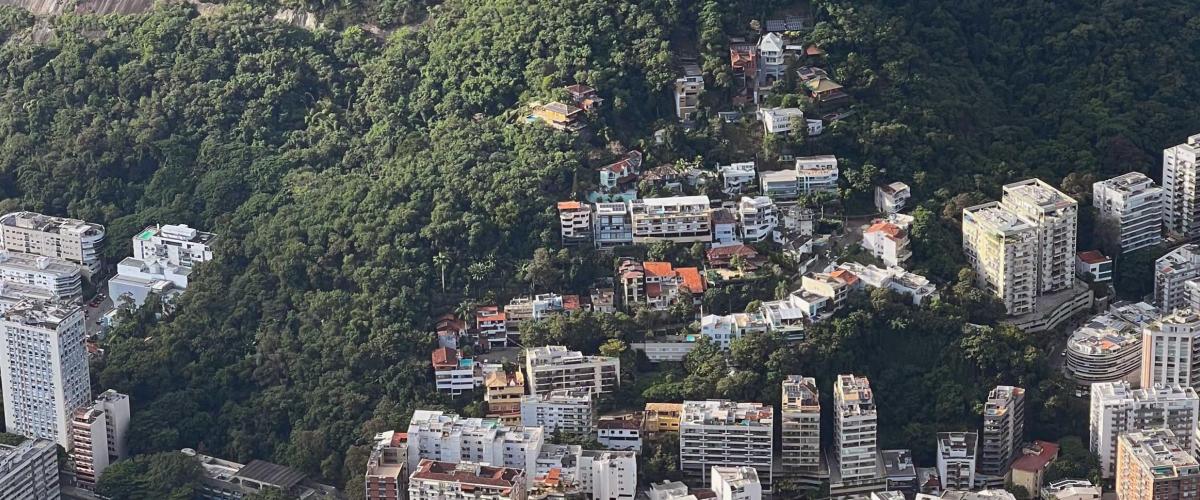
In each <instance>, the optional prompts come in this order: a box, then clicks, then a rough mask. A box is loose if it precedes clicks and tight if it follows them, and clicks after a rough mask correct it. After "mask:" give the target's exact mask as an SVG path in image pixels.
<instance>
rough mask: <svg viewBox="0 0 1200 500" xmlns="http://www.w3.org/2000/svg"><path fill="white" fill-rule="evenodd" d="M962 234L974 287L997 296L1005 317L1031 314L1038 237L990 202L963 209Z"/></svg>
mask: <svg viewBox="0 0 1200 500" xmlns="http://www.w3.org/2000/svg"><path fill="white" fill-rule="evenodd" d="M962 231H963V252H964V253H965V254H966V257H967V261H968V262H970V264H971V267H972V268H973V269H974V270H975V285H976V286H978V287H980V288H983V289H984V290H987V291H989V292H991V293H993V294H995V295H996V296H998V297H1000V300H1001V301H1003V302H1004V308H1005V309H1006V310H1007V311H1008V314H1011V315H1018V314H1025V313H1028V312H1032V311H1033V306H1034V301H1035V300H1036V299H1035V296H1036V295H1037V282H1036V281H1037V280H1036V278H1035V276H1034V275H1035V265H1036V264H1035V262H1036V260H1037V257H1036V252H1037V238H1038V237H1037V232H1036V229H1035V228H1034V227H1033V225H1032V224H1029V223H1028V222H1026V221H1025V220H1023V219H1022V218H1020V217H1018V216H1017V215H1016V214H1013V213H1012V212H1009V211H1008V210H1005V209H1004V208H1002V207H1001V206H1000V204H999V203H996V202H991V203H984V204H982V205H976V206H973V207H969V208H966V209H963V223H962Z"/></svg>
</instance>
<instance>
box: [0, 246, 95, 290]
mask: <svg viewBox="0 0 1200 500" xmlns="http://www.w3.org/2000/svg"><path fill="white" fill-rule="evenodd" d="M0 282H8V283H12V284H16V285H27V286H32V287H37V288H39V289H42V290H45V291H46V292H49V293H50V294H51V295H53V297H54V298H56V299H59V300H66V301H71V300H75V299H78V298H79V297H81V296H83V268H81V267H79V264H75V263H73V262H69V261H65V260H62V259H56V258H54V257H43V256H38V255H31V254H23V253H13V252H9V251H4V250H0Z"/></svg>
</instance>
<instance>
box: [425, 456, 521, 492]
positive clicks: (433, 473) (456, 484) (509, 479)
mask: <svg viewBox="0 0 1200 500" xmlns="http://www.w3.org/2000/svg"><path fill="white" fill-rule="evenodd" d="M527 479H528V478H527V477H526V475H525V471H523V470H521V469H515V468H511V467H492V466H488V465H481V464H477V463H470V462H439V461H435V460H421V462H420V463H419V464H418V466H417V467H416V468H415V469H413V473H412V475H411V476H409V478H408V500H451V499H460V498H461V499H466V498H470V499H473V500H525V499H526V498H528V496H527V494H526V487H527V485H526V481H527Z"/></svg>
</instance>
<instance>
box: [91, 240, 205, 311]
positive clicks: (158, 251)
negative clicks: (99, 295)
mask: <svg viewBox="0 0 1200 500" xmlns="http://www.w3.org/2000/svg"><path fill="white" fill-rule="evenodd" d="M215 239H216V235H214V234H213V233H206V232H203V231H198V230H196V229H193V228H191V227H188V226H187V225H185V224H181V225H170V224H168V225H159V226H150V227H147V228H145V229H143V230H142V231H141V232H139V233H138V234H137V235H136V236H134V237H133V256H132V257H126V258H125V259H123V260H121V262H120V263H118V264H117V275H116V276H113V277H112V279H110V280H109V281H108V293H109V296H111V297H112V298H113V300H119V298H121V297H127V298H129V299H131V300H132V301H133V306H134V307H141V305H142V304H143V303H145V301H146V297H148V296H149V295H150V294H155V295H158V296H160V297H163V298H164V299H165V300H168V301H169V300H170V298H171V297H173V296H174V295H177V294H179V293H182V291H183V290H184V289H186V288H187V287H188V283H189V281H190V277H191V273H192V269H193V268H194V267H195V266H196V265H197V264H199V263H201V262H207V261H210V260H212V258H213V249H212V245H213V241H214V240H215Z"/></svg>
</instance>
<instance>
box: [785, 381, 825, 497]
mask: <svg viewBox="0 0 1200 500" xmlns="http://www.w3.org/2000/svg"><path fill="white" fill-rule="evenodd" d="M781 385H782V387H783V397H782V399H781V400H780V401H781V405H782V408H781V411H780V415H779V417H780V422H781V424H782V425H781V429H780V432H781V435H780V438H781V439H780V444H779V447H780V453H781V455H782V460H781V461H780V465H781V466H782V467H783V470H781V471H779V472H780V474H784V475H787V476H789V477H790V476H793V475H806V476H812V475H815V474H816V473H817V472H818V470H819V469H820V465H821V401H820V394H819V393H818V392H817V380H816V379H815V378H812V377H802V376H800V375H788V376H787V378H785V379H784V380H783V384H781Z"/></svg>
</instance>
